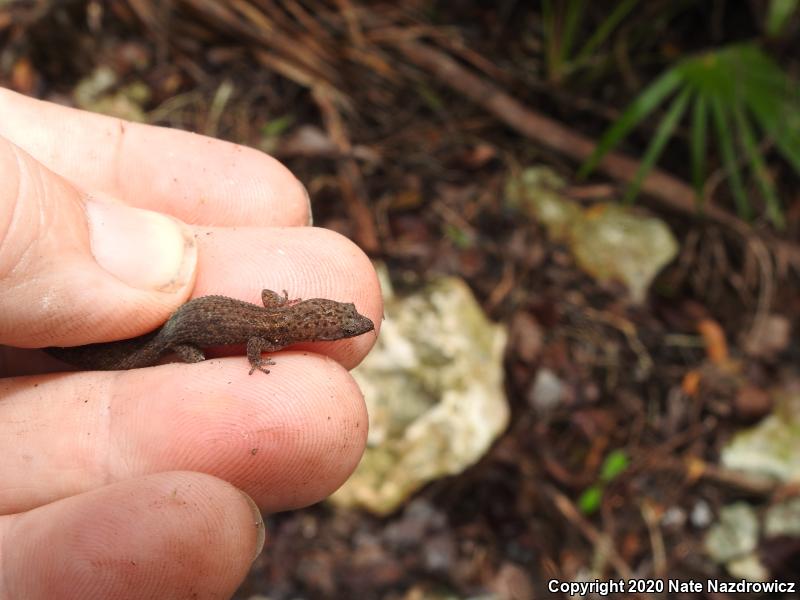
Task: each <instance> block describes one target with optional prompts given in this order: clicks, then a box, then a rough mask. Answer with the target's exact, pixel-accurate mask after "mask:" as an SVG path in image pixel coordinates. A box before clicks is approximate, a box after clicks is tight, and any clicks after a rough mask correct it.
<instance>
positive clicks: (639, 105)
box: [578, 68, 682, 178]
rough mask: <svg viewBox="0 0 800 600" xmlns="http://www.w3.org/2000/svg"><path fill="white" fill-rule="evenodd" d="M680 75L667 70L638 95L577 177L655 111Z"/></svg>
mask: <svg viewBox="0 0 800 600" xmlns="http://www.w3.org/2000/svg"><path fill="white" fill-rule="evenodd" d="M681 80H682V77H681V73H680V72H679V71H678V70H677V69H675V68H672V69H669V70H668V71H666V72H665V73H664V74H663V75H662V76H661V77H659V78H658V79H656V80H655V81H654V82H653V83H651V84H650V85H649V86H647V88H646V89H645V90H644V91H643V92H642V93H641V94H639V96H638V97H637V98H636V100H634V101H633V103H632V104H631V105H630V106H629V107H628V108H627V110H625V112H624V113H622V115H621V116H620V117H619V119H617V120H616V121H615V122H614V124H613V125H612V126H611V128H610V129H609V130H608V131H607V132H606V133H605V135H603V138H602V139H601V140H600V142H599V143H598V144H597V148H595V151H594V152H593V153H592V155H591V156H590V157H589V158H588V160H587V161H586V162H585V163H584V164H583V166H582V167H581V169H580V171H579V172H578V177H579V178H582V177H585V176H586V175H588V174H589V173H591V172H592V170H594V168H595V167H596V166H597V165H598V163H599V162H600V161H601V160H602V159H603V157H604V156H605V155H606V153H607V152H608V151H609V150H610V149H611V148H613V147H614V146H615V145H617V143H619V141H620V140H621V139H622V138H623V137H625V136H626V135H627V134H628V133H629V132H630V131H631V129H633V128H634V127H636V125H638V124H639V123H640V122H641V121H642V120H643V119H644V118H645V117H647V115H649V114H650V113H651V112H653V110H655V109H656V108H657V107H658V105H659V104H661V102H662V100H664V98H666V97H667V96H668V95H669V94H670V93H672V91H673V90H674V89H675V88H676V87H678V86H679V85H680V83H681Z"/></svg>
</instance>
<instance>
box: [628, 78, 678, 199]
mask: <svg viewBox="0 0 800 600" xmlns="http://www.w3.org/2000/svg"><path fill="white" fill-rule="evenodd" d="M691 95H692V90H690V89H689V88H685V89H684V90H683V91H682V92H681V93H680V95H679V96H678V97H677V98H675V100H674V101H673V102H672V105H671V106H670V108H669V111H668V112H667V114H666V115H664V118H663V119H661V123H660V124H659V126H658V129H656V132H655V135H654V136H653V140H652V141H651V142H650V145H649V146H648V147H647V151H646V152H645V153H644V156H643V157H642V160H641V162H640V163H639V168H638V170H637V171H636V175H635V176H634V178H633V181H632V182H631V184H630V186H628V190H627V191H626V192H625V199H624V201H625V202H630V201H631V200H633V198H634V197H635V196H636V194H637V193H638V192H639V186H641V184H642V179H644V177H645V175H647V174H648V173H649V172H650V170H651V169H652V168H653V165H654V164H655V162H656V161H657V160H658V157H659V156H661V153H662V152H663V151H664V147H665V146H666V145H667V142H668V141H669V139H670V138H671V137H672V132H673V131H675V126H676V125H677V124H678V121H680V120H681V117H683V113H684V112H686V106H687V104H688V103H689V98H690V97H691Z"/></svg>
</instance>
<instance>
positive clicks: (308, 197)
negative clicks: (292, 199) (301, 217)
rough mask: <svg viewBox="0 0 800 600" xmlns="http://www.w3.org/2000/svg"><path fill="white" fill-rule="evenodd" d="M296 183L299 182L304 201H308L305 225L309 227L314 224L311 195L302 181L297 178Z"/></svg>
mask: <svg viewBox="0 0 800 600" xmlns="http://www.w3.org/2000/svg"><path fill="white" fill-rule="evenodd" d="M297 183H299V184H300V188H301V189H302V190H303V193H304V194H305V196H306V202H307V203H308V223H307V225H308V226H309V227H311V226H312V225H314V213H313V212H312V210H311V196H310V195H309V193H308V188H307V187H306V186H305V185H304V184H303V182H302V181H300V180H299V179H298V180H297Z"/></svg>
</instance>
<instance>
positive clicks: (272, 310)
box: [46, 290, 375, 375]
mask: <svg viewBox="0 0 800 600" xmlns="http://www.w3.org/2000/svg"><path fill="white" fill-rule="evenodd" d="M283 294H284V295H283V296H280V295H279V294H276V293H275V292H273V291H271V290H262V291H261V301H262V302H263V303H264V306H258V305H256V304H250V303H249V302H244V301H242V300H236V299H234V298H228V297H227V296H203V297H201V298H195V299H194V300H190V301H189V302H187V303H186V304H184V305H183V306H181V307H180V308H179V309H178V310H176V311H175V312H174V313H172V316H170V318H169V319H168V320H167V322H166V323H164V325H162V326H161V327H160V328H159V329H157V330H155V331H153V332H151V333H147V334H145V335H142V336H139V337H136V338H132V339H129V340H120V341H118V342H105V343H101V344H88V345H86V346H75V347H72V348H47V349H46V350H47V352H48V353H49V354H51V355H53V356H55V357H56V358H58V359H61V360H63V361H64V362H67V363H70V364H73V365H75V366H78V367H82V368H85V369H92V370H101V371H112V370H118V369H138V368H140V367H149V366H151V365H154V364H156V362H158V359H159V358H161V356H162V355H164V354H167V353H168V352H174V353H175V354H177V355H178V357H179V358H180V359H181V360H183V361H184V362H200V361H201V360H205V358H206V357H205V354H203V350H202V348H206V347H208V346H226V345H230V344H242V343H247V358H248V360H249V361H250V366H251V367H252V368H251V369H250V374H251V375H252V374H253V371H256V370H258V371H262V372H263V373H269V369H267V368H265V366H264V365H274V364H275V363H274V362H272V360H270V359H269V358H267V359H264V358H262V356H261V353H262V352H275V351H277V350H280V349H281V348H285V347H286V346H289V345H291V344H295V343H297V342H316V341H323V340H340V339H342V338H349V337H355V336H357V335H361V334H362V333H366V332H368V331H372V330H373V329H375V325H374V323H373V322H372V321H371V320H370V319H368V318H367V317H365V316H364V315H362V314H359V312H358V311H357V310H356V307H355V306H354V305H353V304H352V303H344V302H335V301H334V300H325V299H323V298H313V299H311V300H289V299H288V295H287V294H286V292H284V293H283Z"/></svg>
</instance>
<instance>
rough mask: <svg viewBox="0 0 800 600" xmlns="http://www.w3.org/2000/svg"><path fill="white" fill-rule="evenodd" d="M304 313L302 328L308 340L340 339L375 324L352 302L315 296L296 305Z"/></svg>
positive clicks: (368, 329)
mask: <svg viewBox="0 0 800 600" xmlns="http://www.w3.org/2000/svg"><path fill="white" fill-rule="evenodd" d="M297 308H299V309H301V310H302V312H303V313H305V315H306V318H304V319H303V322H304V323H303V329H304V330H305V332H306V335H305V336H304V338H305V339H306V340H308V341H326V340H340V339H342V338H349V337H355V336H357V335H361V334H362V333H366V332H368V331H372V330H373V329H375V324H374V323H373V322H372V321H371V320H370V319H369V318H367V317H365V316H364V315H362V314H361V313H359V312H358V311H357V310H356V307H355V305H354V304H353V303H352V302H335V301H333V300H325V299H321V298H316V299H312V300H306V301H305V302H302V303H300V304H298V305H297Z"/></svg>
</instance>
